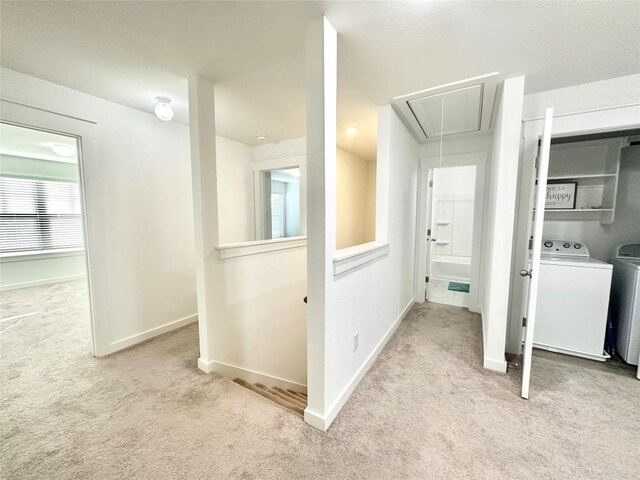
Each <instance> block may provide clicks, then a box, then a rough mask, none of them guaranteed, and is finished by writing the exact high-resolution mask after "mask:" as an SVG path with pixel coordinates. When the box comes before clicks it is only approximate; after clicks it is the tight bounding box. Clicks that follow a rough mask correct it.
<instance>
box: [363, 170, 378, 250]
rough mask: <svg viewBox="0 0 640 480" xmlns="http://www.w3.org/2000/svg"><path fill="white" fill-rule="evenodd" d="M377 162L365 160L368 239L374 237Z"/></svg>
mask: <svg viewBox="0 0 640 480" xmlns="http://www.w3.org/2000/svg"><path fill="white" fill-rule="evenodd" d="M377 168H378V162H376V161H373V160H372V161H369V162H367V218H366V238H367V239H369V241H373V240H375V239H376V170H377Z"/></svg>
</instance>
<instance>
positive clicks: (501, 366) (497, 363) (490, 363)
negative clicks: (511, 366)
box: [482, 357, 507, 373]
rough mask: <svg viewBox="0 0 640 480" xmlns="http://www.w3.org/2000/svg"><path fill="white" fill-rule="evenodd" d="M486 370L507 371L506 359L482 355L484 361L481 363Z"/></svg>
mask: <svg viewBox="0 0 640 480" xmlns="http://www.w3.org/2000/svg"><path fill="white" fill-rule="evenodd" d="M482 366H483V367H484V368H486V369H487V370H493V371H494V372H500V373H506V372H507V361H506V360H504V359H503V360H496V359H493V358H488V357H484V362H483V365H482Z"/></svg>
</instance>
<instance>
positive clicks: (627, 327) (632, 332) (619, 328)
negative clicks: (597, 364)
mask: <svg viewBox="0 0 640 480" xmlns="http://www.w3.org/2000/svg"><path fill="white" fill-rule="evenodd" d="M611 263H613V282H612V284H611V317H612V320H613V324H614V326H615V331H616V350H617V352H618V354H619V355H620V356H621V357H622V359H623V360H624V361H625V362H627V363H630V364H632V365H638V362H639V359H638V358H639V357H640V243H630V244H626V245H620V246H619V247H618V248H616V251H615V254H614V255H613V258H612V259H611Z"/></svg>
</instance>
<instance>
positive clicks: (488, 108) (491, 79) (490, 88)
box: [393, 72, 498, 142]
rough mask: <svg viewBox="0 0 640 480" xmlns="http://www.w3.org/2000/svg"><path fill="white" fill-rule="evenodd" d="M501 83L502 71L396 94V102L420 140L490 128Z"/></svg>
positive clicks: (400, 112)
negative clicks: (498, 86) (498, 87)
mask: <svg viewBox="0 0 640 480" xmlns="http://www.w3.org/2000/svg"><path fill="white" fill-rule="evenodd" d="M497 84H498V73H497V72H496V73H490V74H488V75H482V76H479V77H474V78H469V79H466V80H461V81H459V82H453V83H449V84H446V85H441V86H438V87H434V88H429V89H427V90H422V91H419V92H415V93H411V94H409V95H402V96H400V97H395V98H394V99H393V105H394V107H395V108H396V110H397V111H398V113H399V114H400V116H401V117H402V119H403V120H404V122H405V123H406V124H407V126H408V127H409V128H410V129H411V130H412V131H413V134H414V135H415V137H416V138H417V139H418V141H420V142H425V141H427V140H429V139H433V138H438V137H440V136H445V135H455V134H463V133H472V132H479V131H488V130H489V127H490V124H491V117H492V114H493V104H494V100H495V96H496V89H497ZM443 105H444V115H443Z"/></svg>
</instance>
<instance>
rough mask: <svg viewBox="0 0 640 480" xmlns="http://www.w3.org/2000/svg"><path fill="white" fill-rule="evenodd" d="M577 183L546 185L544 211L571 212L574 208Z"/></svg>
mask: <svg viewBox="0 0 640 480" xmlns="http://www.w3.org/2000/svg"><path fill="white" fill-rule="evenodd" d="M577 187H578V182H563V183H549V184H547V198H546V200H545V203H544V208H545V209H546V210H558V209H564V210H567V209H568V210H571V209H575V208H576V189H577Z"/></svg>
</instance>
